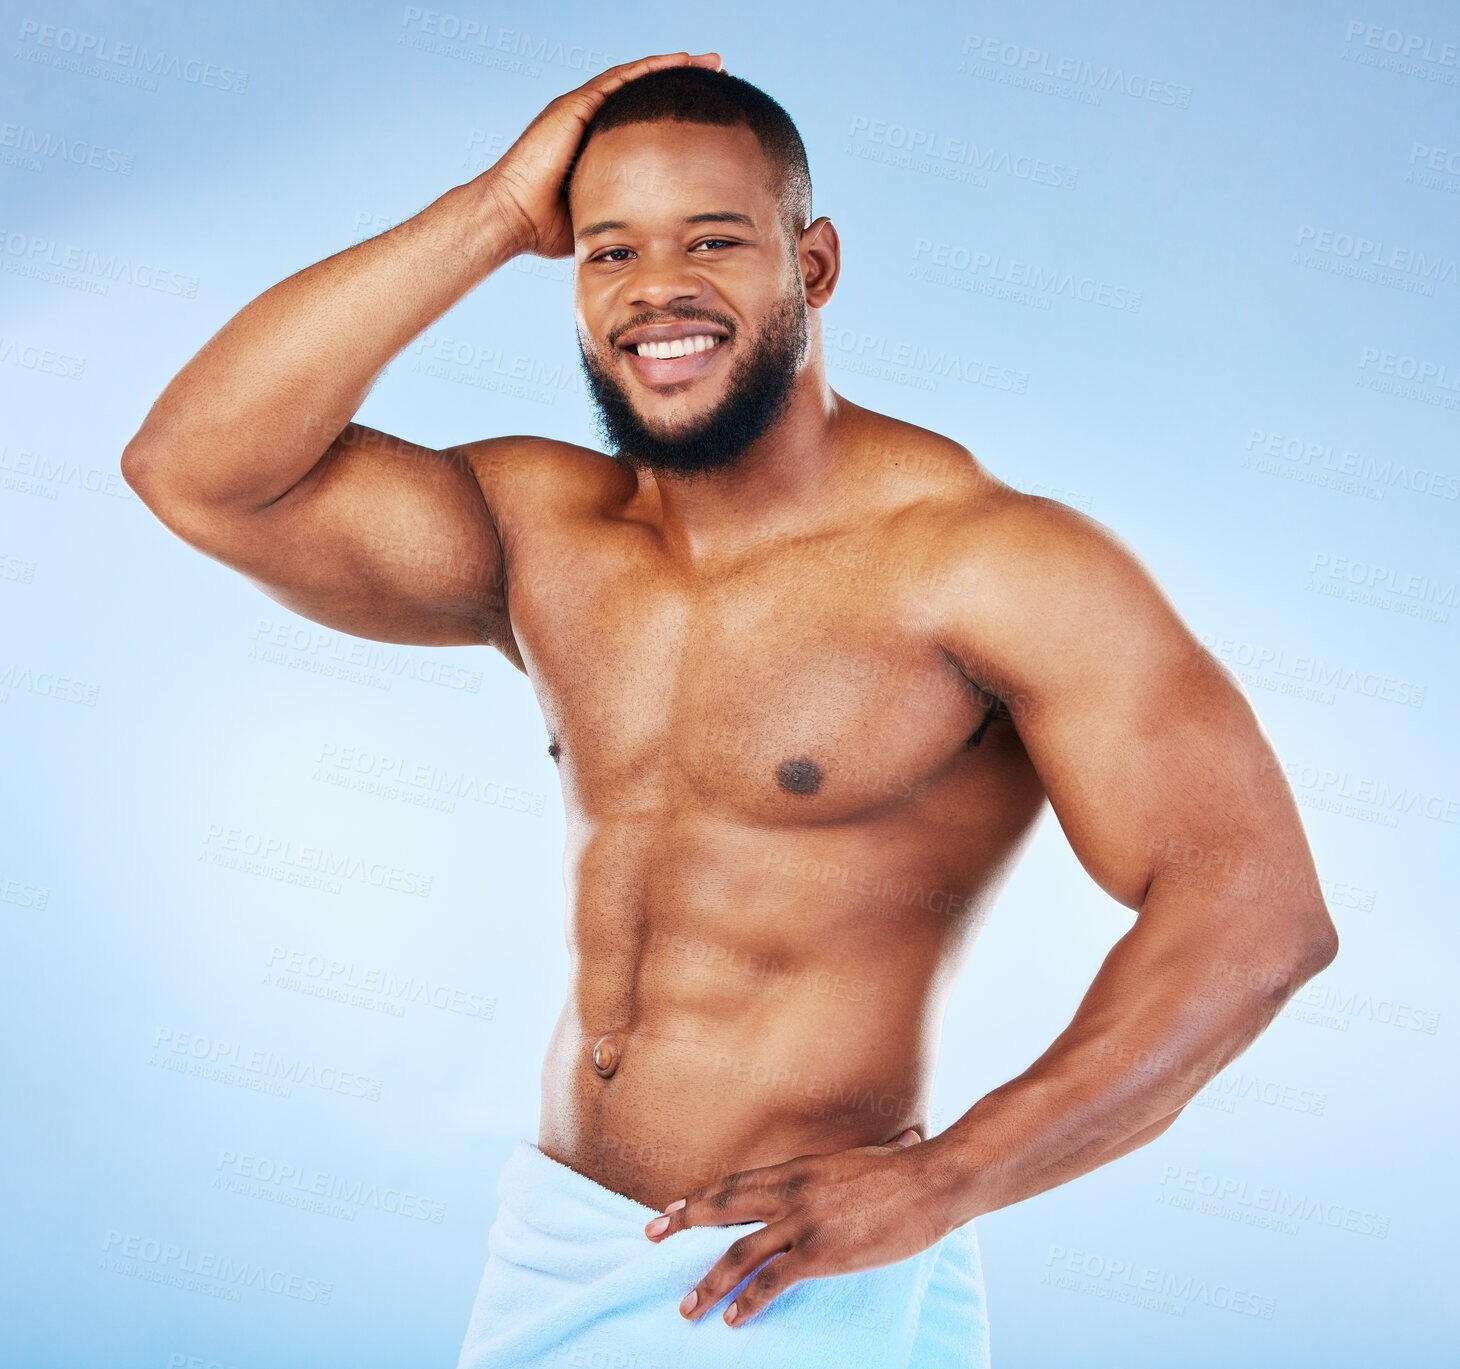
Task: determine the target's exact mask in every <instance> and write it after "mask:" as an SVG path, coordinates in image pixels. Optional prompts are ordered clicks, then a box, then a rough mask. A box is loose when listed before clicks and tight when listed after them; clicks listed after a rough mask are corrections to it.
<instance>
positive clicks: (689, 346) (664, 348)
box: [634, 333, 720, 361]
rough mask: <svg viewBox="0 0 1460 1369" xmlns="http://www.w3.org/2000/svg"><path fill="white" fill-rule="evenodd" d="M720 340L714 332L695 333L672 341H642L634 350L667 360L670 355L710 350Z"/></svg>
mask: <svg viewBox="0 0 1460 1369" xmlns="http://www.w3.org/2000/svg"><path fill="white" fill-rule="evenodd" d="M719 342H720V339H719V338H718V337H717V336H715V335H714V334H713V333H695V334H693V335H692V336H690V337H685V338H675V339H674V340H673V341H672V342H641V343H639V344H638V345H637V346H636V347H635V349H634V350H635V351H636V352H638V354H639V355H640V356H641V357H656V358H657V359H658V360H660V361H667V360H669V358H670V357H682V356H687V355H688V354H689V353H691V352H708V351H709V350H710V348H711V347H715V346H718V345H719Z"/></svg>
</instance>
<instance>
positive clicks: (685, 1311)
mask: <svg viewBox="0 0 1460 1369" xmlns="http://www.w3.org/2000/svg"><path fill="white" fill-rule="evenodd" d="M699 1300H700V1294H699V1290H698V1289H696V1288H691V1289H690V1290H689V1292H688V1293H686V1294H685V1295H684V1301H683V1302H682V1303H680V1304H679V1315H680V1316H681V1317H687V1316H689V1314H690V1313H691V1312H693V1311H694V1310H695V1304H696V1303H698V1302H699Z"/></svg>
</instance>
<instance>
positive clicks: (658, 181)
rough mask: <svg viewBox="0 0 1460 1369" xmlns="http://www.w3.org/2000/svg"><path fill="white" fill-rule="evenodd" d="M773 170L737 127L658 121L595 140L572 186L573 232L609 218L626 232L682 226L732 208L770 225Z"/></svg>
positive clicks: (756, 144) (755, 143) (745, 132)
mask: <svg viewBox="0 0 1460 1369" xmlns="http://www.w3.org/2000/svg"><path fill="white" fill-rule="evenodd" d="M769 182H770V165H769V163H768V162H767V160H766V155H765V152H764V151H763V150H762V148H761V145H760V143H759V141H758V140H757V139H756V136H755V134H754V133H752V132H751V131H750V130H749V129H748V128H746V127H745V126H744V125H741V124H734V125H730V126H728V127H724V126H720V125H716V124H689V123H680V122H678V121H676V120H671V119H660V120H656V121H654V122H653V123H642V124H625V125H622V126H621V127H619V128H610V129H605V130H604V131H603V132H601V133H595V134H594V135H593V136H592V137H591V138H590V139H589V140H588V145H587V147H585V148H584V149H583V153H582V155H581V157H580V158H579V160H578V165H577V166H576V168H575V169H574V171H573V179H572V182H571V184H570V185H569V201H568V206H569V212H570V213H571V215H572V219H573V225H574V228H575V230H577V231H581V228H582V227H583V226H586V225H589V224H591V223H593V222H596V221H598V220H603V219H608V220H614V221H620V222H623V223H627V224H629V225H630V226H635V225H640V224H642V225H644V226H646V227H647V226H652V225H658V224H664V223H667V222H669V221H674V222H676V223H678V222H680V221H682V220H683V219H684V217H685V216H686V215H688V214H694V213H696V212H699V211H702V210H705V209H732V210H738V211H740V212H741V213H746V214H749V215H751V217H752V218H754V219H755V220H756V222H757V223H758V224H761V225H763V226H769V225H770V223H771V221H772V220H773V219H774V216H775V214H776V203H775V196H774V194H773V193H772V189H771V186H770V184H769Z"/></svg>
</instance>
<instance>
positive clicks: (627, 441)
mask: <svg viewBox="0 0 1460 1369" xmlns="http://www.w3.org/2000/svg"><path fill="white" fill-rule="evenodd" d="M678 317H680V318H694V317H706V316H705V315H699V314H695V315H684V314H681V315H679V316H678ZM717 345H718V346H721V347H723V346H725V345H726V344H725V343H723V342H722V343H719V344H717ZM805 351H806V301H805V299H804V298H803V297H802V296H800V295H797V294H790V295H787V296H786V297H785V298H784V299H783V300H782V301H781V302H780V303H779V304H778V305H777V306H776V307H775V309H774V310H773V311H772V312H771V315H770V317H769V318H767V319H766V322H765V325H764V326H763V327H762V328H761V330H760V333H759V334H758V335H757V336H756V338H755V339H754V341H753V342H752V343H750V344H749V345H748V348H747V351H746V353H745V355H744V356H742V357H740V358H739V359H738V360H737V361H736V362H735V365H734V367H733V368H732V370H731V372H730V381H729V385H728V387H727V389H726V392H725V398H724V399H723V400H721V401H720V403H719V405H717V406H716V407H715V408H714V409H712V410H711V411H710V412H709V413H708V414H706V415H705V416H704V417H703V418H701V419H700V420H699V421H698V422H697V423H695V424H694V425H693V426H692V427H690V428H689V429H687V430H686V431H683V432H680V433H678V434H677V435H676V436H674V437H658V436H656V435H655V434H654V433H651V432H650V431H649V430H648V429H647V428H646V427H645V426H644V425H643V423H641V422H640V421H639V416H638V414H637V413H635V412H634V406H633V404H632V403H631V402H630V401H629V397H628V394H627V393H626V392H625V390H624V388H623V386H621V385H620V384H619V383H618V381H617V380H616V379H615V378H614V377H613V376H612V375H610V374H609V373H608V372H607V371H605V370H604V369H602V368H601V367H600V366H598V365H597V364H596V363H595V362H594V361H593V360H592V359H590V357H589V356H588V353H587V351H586V350H585V349H584V347H583V339H582V337H581V336H580V337H579V339H578V357H579V360H580V362H581V363H582V366H583V374H584V377H585V378H586V380H587V383H588V393H589V395H590V396H591V397H592V399H593V402H594V404H595V405H596V406H597V408H598V427H599V429H600V431H601V432H602V434H603V441H604V444H605V445H606V446H607V447H608V449H609V450H610V451H611V452H614V453H616V455H617V456H618V457H619V459H621V460H624V461H627V462H628V463H629V464H630V465H631V466H634V467H636V468H637V469H639V470H648V471H652V472H653V473H654V474H656V475H683V476H692V475H704V474H708V473H709V472H711V471H723V470H728V469H729V468H730V467H732V466H734V465H735V464H736V463H737V462H738V461H739V460H740V458H741V456H742V455H744V453H745V449H746V448H747V447H749V446H750V444H751V443H752V442H754V441H756V439H757V438H760V437H762V436H764V435H765V433H766V432H767V431H768V430H769V429H770V428H771V426H772V425H773V424H774V423H775V422H776V420H777V419H778V418H780V417H781V415H782V414H783V413H784V412H785V409H786V406H787V405H788V404H789V403H790V400H791V390H792V388H793V387H794V385H795V383H796V376H797V374H798V370H799V367H800V365H801V358H802V356H803V355H804V354H805Z"/></svg>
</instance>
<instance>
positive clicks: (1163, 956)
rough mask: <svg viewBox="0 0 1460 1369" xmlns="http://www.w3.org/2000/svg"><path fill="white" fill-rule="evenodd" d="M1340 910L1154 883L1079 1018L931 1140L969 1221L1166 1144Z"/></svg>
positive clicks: (1318, 953)
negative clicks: (1228, 899) (1165, 1135)
mask: <svg viewBox="0 0 1460 1369" xmlns="http://www.w3.org/2000/svg"><path fill="white" fill-rule="evenodd" d="M1326 922H1327V914H1326V912H1324V911H1323V910H1322V909H1321V907H1320V908H1318V909H1316V910H1315V909H1313V908H1311V907H1306V908H1302V909H1296V908H1295V909H1291V910H1284V909H1273V908H1272V907H1270V906H1259V908H1258V909H1257V910H1256V911H1254V909H1253V907H1252V906H1251V905H1250V904H1249V905H1248V906H1246V907H1242V906H1240V904H1227V903H1225V902H1223V901H1221V900H1219V899H1214V898H1211V897H1210V896H1208V895H1203V894H1202V893H1196V894H1193V893H1192V892H1191V891H1189V890H1183V889H1181V888H1180V887H1179V886H1178V887H1176V888H1174V889H1173V888H1171V887H1169V886H1157V885H1153V887H1152V891H1151V893H1150V894H1149V895H1148V897H1147V899H1146V901H1145V903H1144V904H1143V906H1142V909H1141V913H1140V916H1139V917H1138V919H1137V923H1136V926H1135V927H1134V928H1132V929H1131V931H1130V932H1128V933H1127V934H1126V935H1125V936H1124V937H1122V938H1121V940H1120V941H1119V942H1117V943H1116V945H1115V946H1114V947H1113V948H1112V950H1111V952H1110V954H1109V956H1107V958H1106V960H1105V963H1104V964H1103V965H1102V967H1101V969H1100V972H1099V974H1097V976H1096V977H1095V980H1094V982H1093V983H1092V984H1091V986H1090V990H1089V992H1088V993H1087V994H1086V996H1085V998H1084V1000H1083V1001H1082V1003H1081V1004H1080V1007H1079V1009H1078V1011H1077V1012H1076V1014H1075V1016H1074V1018H1073V1019H1072V1020H1071V1022H1070V1025H1069V1026H1068V1027H1067V1028H1066V1029H1065V1031H1064V1032H1062V1033H1061V1034H1060V1036H1059V1037H1058V1038H1057V1039H1056V1041H1055V1042H1054V1043H1053V1044H1052V1045H1051V1046H1050V1048H1049V1050H1047V1051H1046V1052H1045V1053H1044V1055H1043V1056H1041V1057H1040V1058H1039V1059H1038V1060H1037V1061H1035V1063H1034V1064H1033V1065H1031V1066H1030V1068H1029V1069H1028V1070H1026V1071H1025V1072H1024V1073H1023V1074H1022V1075H1020V1076H1019V1077H1018V1078H1016V1079H1013V1080H1011V1081H1010V1082H1009V1083H1007V1084H1004V1085H1003V1086H1002V1087H1000V1088H997V1089H995V1090H994V1091H993V1092H992V1093H990V1094H988V1095H987V1096H986V1097H984V1098H983V1099H981V1100H980V1101H979V1102H978V1103H977V1104H976V1105H975V1106H974V1107H973V1108H971V1109H970V1110H969V1111H968V1112H967V1113H966V1114H965V1115H964V1116H963V1117H962V1118H960V1119H959V1120H958V1122H956V1123H955V1124H954V1125H953V1126H951V1127H950V1128H948V1130H947V1131H945V1132H943V1133H942V1134H941V1135H940V1136H938V1137H936V1138H934V1140H933V1141H932V1142H931V1143H930V1148H931V1149H930V1154H929V1157H928V1158H929V1162H930V1164H931V1166H932V1169H931V1172H932V1173H933V1174H934V1176H935V1186H936V1187H937V1189H938V1191H939V1193H940V1194H941V1195H942V1197H943V1198H944V1200H945V1201H946V1202H947V1204H948V1208H949V1210H950V1214H951V1215H952V1216H953V1217H954V1218H955V1221H956V1222H957V1223H962V1222H965V1221H967V1220H969V1219H970V1218H972V1217H975V1216H978V1215H980V1214H982V1213H984V1212H991V1211H994V1210H996V1209H998V1208H1001V1207H1006V1206H1008V1205H1009V1204H1011V1203H1016V1202H1019V1201H1021V1200H1022V1199H1024V1198H1028V1197H1032V1196H1033V1195H1034V1194H1036V1193H1042V1192H1044V1191H1045V1190H1046V1189H1049V1188H1053V1187H1056V1186H1057V1185H1059V1184H1062V1183H1066V1182H1068V1181H1069V1180H1071V1179H1074V1178H1077V1177H1078V1176H1080V1175H1081V1174H1085V1173H1088V1172H1089V1171H1090V1170H1092V1169H1096V1168H1098V1167H1099V1166H1101V1165H1103V1164H1106V1163H1108V1162H1109V1161H1111V1160H1114V1159H1117V1158H1119V1157H1120V1156H1121V1155H1124V1154H1127V1153H1128V1152H1130V1151H1132V1150H1134V1149H1136V1148H1137V1147H1138V1146H1140V1145H1144V1144H1145V1143H1146V1142H1147V1141H1150V1140H1153V1139H1154V1138H1155V1137H1156V1136H1158V1135H1159V1134H1160V1133H1161V1132H1162V1131H1164V1130H1165V1129H1166V1127H1168V1126H1169V1125H1170V1124H1171V1122H1172V1121H1174V1120H1175V1116H1176V1114H1177V1113H1178V1112H1179V1111H1180V1109H1181V1108H1182V1107H1184V1106H1185V1105H1186V1104H1187V1103H1188V1102H1189V1101H1190V1100H1191V1098H1192V1097H1193V1096H1194V1095H1195V1094H1196V1093H1197V1092H1198V1091H1199V1090H1200V1089H1201V1088H1202V1087H1203V1086H1204V1085H1205V1084H1206V1083H1207V1082H1208V1081H1209V1080H1210V1079H1211V1078H1212V1077H1213V1076H1215V1075H1216V1074H1217V1073H1219V1072H1220V1071H1221V1070H1222V1069H1223V1068H1225V1066H1226V1065H1227V1064H1228V1063H1229V1062H1230V1061H1231V1060H1233V1059H1234V1058H1235V1057H1236V1056H1238V1055H1240V1054H1241V1053H1242V1051H1243V1050H1245V1049H1246V1048H1247V1046H1249V1045H1250V1044H1251V1043H1252V1041H1253V1040H1254V1039H1255V1038H1256V1037H1257V1036H1258V1035H1259V1034H1260V1033H1261V1032H1262V1031H1263V1029H1264V1028H1265V1027H1266V1026H1267V1025H1268V1024H1269V1023H1270V1022H1271V1021H1272V1019H1273V1017H1274V1016H1275V1015H1276V1014H1277V1012H1278V1011H1279V1010H1280V1009H1281V1007H1282V1005H1283V1004H1284V1003H1285V1002H1286V1001H1287V999H1288V998H1289V997H1290V996H1291V995H1292V994H1293V993H1294V992H1296V990H1297V989H1298V988H1299V987H1300V986H1301V985H1302V984H1303V983H1304V982H1306V980H1307V979H1309V978H1311V976H1312V975H1313V974H1315V973H1316V972H1317V971H1318V970H1319V969H1320V968H1322V965H1323V964H1324V963H1326V958H1327V957H1326V953H1325V952H1324V951H1323V950H1322V947H1323V945H1324V941H1323V935H1322V931H1323V924H1326Z"/></svg>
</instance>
